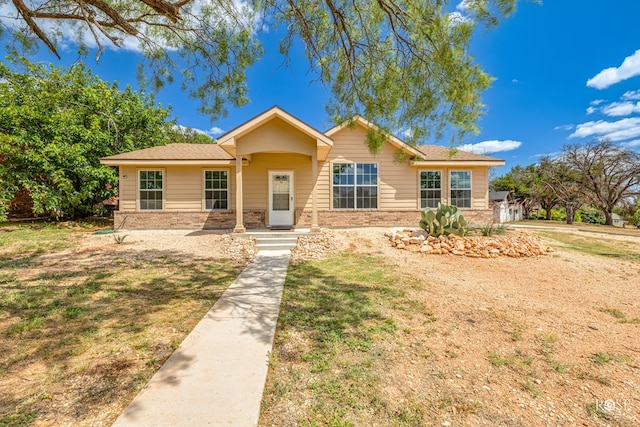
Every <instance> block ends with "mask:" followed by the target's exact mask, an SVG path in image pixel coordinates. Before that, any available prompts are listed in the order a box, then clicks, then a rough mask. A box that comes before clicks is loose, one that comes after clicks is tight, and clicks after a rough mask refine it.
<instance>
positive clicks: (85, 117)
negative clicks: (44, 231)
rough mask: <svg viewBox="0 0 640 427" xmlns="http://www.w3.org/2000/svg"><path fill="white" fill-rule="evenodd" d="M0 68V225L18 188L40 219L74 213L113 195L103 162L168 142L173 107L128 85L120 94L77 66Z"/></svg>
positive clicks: (111, 176)
mask: <svg viewBox="0 0 640 427" xmlns="http://www.w3.org/2000/svg"><path fill="white" fill-rule="evenodd" d="M21 65H22V67H24V68H25V69H26V71H25V72H24V73H20V72H16V71H12V70H11V69H10V68H9V67H8V66H7V65H5V64H0V153H2V156H1V158H0V182H1V183H2V185H1V186H0V220H4V219H5V218H6V215H7V210H8V205H9V202H10V201H11V200H12V199H13V198H14V196H15V195H16V194H17V193H18V192H20V191H23V192H24V191H26V192H28V193H29V195H30V196H31V199H32V200H33V212H34V213H35V214H40V213H45V212H52V211H58V212H60V211H62V212H65V213H67V214H69V215H72V216H81V215H85V214H87V213H90V212H91V207H92V206H93V205H94V204H96V203H98V202H100V201H102V200H104V199H106V198H108V197H111V196H113V195H114V193H115V190H114V188H115V186H116V185H117V183H118V176H117V173H116V172H115V171H114V170H113V169H112V168H110V167H106V166H102V165H100V163H99V159H100V157H104V156H109V155H112V154H117V153H120V152H124V151H131V150H134V149H139V148H146V147H151V146H155V145H161V144H164V143H166V132H165V129H166V128H167V127H170V126H172V125H173V124H172V123H170V122H167V118H168V116H169V110H167V109H164V108H161V107H159V106H157V105H156V104H155V101H154V98H153V97H152V96H144V95H138V94H137V93H135V92H134V91H133V90H132V89H131V88H130V87H127V88H126V89H125V90H123V91H120V90H118V87H117V85H115V84H108V83H105V82H103V81H101V80H100V79H99V78H98V77H96V76H94V75H92V74H91V72H89V71H88V70H87V69H86V68H85V67H84V66H82V65H80V64H78V65H75V66H73V67H72V68H70V69H69V70H64V69H62V68H53V67H46V66H44V65H34V64H31V63H29V62H27V61H22V63H21Z"/></svg>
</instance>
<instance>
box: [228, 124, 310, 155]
mask: <svg viewBox="0 0 640 427" xmlns="http://www.w3.org/2000/svg"><path fill="white" fill-rule="evenodd" d="M236 145H237V154H238V155H245V154H249V153H259V152H265V151H271V152H274V151H275V152H292V153H301V154H306V155H308V156H311V154H312V153H313V152H314V151H315V150H316V141H315V140H314V139H312V138H311V137H309V136H308V135H306V134H305V133H303V132H301V131H299V130H297V129H295V128H293V127H291V125H289V124H287V123H286V122H285V121H284V120H282V119H279V118H275V119H273V120H270V121H269V122H267V123H265V124H263V125H262V126H260V127H259V128H257V129H255V130H253V131H252V132H251V133H248V134H247V135H244V136H242V137H240V138H238V141H237V142H236Z"/></svg>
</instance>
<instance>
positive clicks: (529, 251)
mask: <svg viewBox="0 0 640 427" xmlns="http://www.w3.org/2000/svg"><path fill="white" fill-rule="evenodd" d="M385 236H387V237H388V238H389V240H390V241H391V246H393V247H395V248H396V249H405V250H409V251H412V252H421V253H424V254H438V255H448V254H450V255H457V256H467V257H471V258H496V257H499V256H508V257H512V258H520V257H532V256H539V255H545V254H547V253H548V252H551V251H552V249H551V248H550V247H549V246H548V245H546V244H545V243H544V242H543V241H542V240H541V239H540V238H539V237H538V236H535V235H533V234H530V233H527V232H524V231H517V232H507V233H506V234H505V235H501V236H491V237H480V236H468V237H459V236H455V235H450V236H444V235H442V236H439V237H433V236H429V235H425V232H424V230H413V229H392V230H391V231H389V232H387V233H385Z"/></svg>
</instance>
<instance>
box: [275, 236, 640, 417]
mask: <svg viewBox="0 0 640 427" xmlns="http://www.w3.org/2000/svg"><path fill="white" fill-rule="evenodd" d="M387 231H389V229H377V228H371V229H352V230H333V231H327V232H325V233H324V235H323V236H316V237H312V238H310V239H311V240H312V242H310V243H303V244H302V245H301V247H300V248H297V249H296V250H294V262H301V261H305V260H309V259H313V258H317V257H327V256H331V255H335V254H337V253H339V252H345V251H353V252H357V253H363V254H372V253H374V254H379V255H381V256H383V257H384V258H385V259H386V260H387V262H388V263H389V264H390V265H391V266H393V267H394V268H395V269H396V271H397V272H398V275H405V274H409V275H411V276H412V277H415V278H416V282H415V284H414V285H412V286H410V287H408V288H406V289H405V291H406V292H407V295H406V297H407V299H408V300H414V301H417V302H420V303H421V304H423V305H424V306H425V307H427V308H428V309H427V310H425V311H424V313H422V315H420V314H416V313H415V312H403V311H402V310H395V309H392V308H388V309H386V308H385V310H387V314H388V315H389V316H392V317H393V319H394V321H395V322H397V324H398V332H396V335H398V336H397V338H395V339H393V340H391V341H389V342H388V343H387V344H386V351H385V354H384V361H383V362H382V364H381V366H379V367H378V368H376V372H377V375H379V376H380V378H381V380H380V383H381V386H380V388H381V392H380V393H381V394H382V395H383V396H384V397H385V399H386V400H387V401H390V402H395V403H394V405H396V406H395V407H396V412H397V411H399V410H405V409H402V408H410V410H409V412H411V411H413V412H412V413H419V414H421V416H420V417H418V418H419V420H420V421H418V422H416V423H415V424H412V423H411V422H406V423H404V422H403V423H400V424H401V425H421V424H426V425H438V426H439V425H442V426H458V425H470V426H475V425H487V426H569V425H584V426H636V425H640V239H638V238H637V237H634V236H615V237H614V239H619V240H620V241H621V242H624V244H625V246H624V247H625V248H627V249H626V250H629V251H630V253H632V254H633V255H631V256H628V257H625V256H618V255H616V256H615V257H606V256H598V255H590V254H585V253H580V252H576V251H574V250H570V249H569V248H567V247H566V246H567V245H565V244H560V243H558V242H556V241H553V240H549V239H548V238H547V240H546V243H548V244H550V245H551V246H552V247H553V249H554V250H553V252H550V253H548V254H547V255H540V256H532V257H523V258H514V257H505V256H501V257H496V258H491V259H482V258H469V257H464V256H455V255H432V254H431V255H429V254H424V253H420V252H415V251H413V252H410V251H407V250H399V249H396V248H394V247H392V246H391V244H390V241H389V238H388V237H385V236H384V233H385V232H387ZM511 233H515V232H511ZM585 236H588V238H591V239H593V238H596V237H597V236H594V235H593V233H587V234H585ZM603 237H607V238H608V237H609V236H607V235H603ZM313 239H315V241H313ZM323 247H324V248H326V249H324V250H323V249H322V248H323ZM305 248H306V249H305ZM314 254H315V255H314ZM398 408H400V409H398ZM411 408H413V409H411ZM270 416H272V414H270ZM403 419H405V420H406V419H407V418H406V417H405V418H403ZM270 420H272V418H269V417H267V418H266V419H265V425H277V424H280V425H285V424H287V421H286V420H284V419H280V420H278V421H277V422H275V424H274V422H271V424H269V422H270ZM374 424H375V421H374ZM289 425H296V424H295V423H291V424H289ZM355 425H358V423H355ZM379 425H389V424H387V423H385V422H384V421H381V424H379Z"/></svg>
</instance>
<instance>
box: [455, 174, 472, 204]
mask: <svg viewBox="0 0 640 427" xmlns="http://www.w3.org/2000/svg"><path fill="white" fill-rule="evenodd" d="M450 182H451V184H450V188H451V201H450V202H451V204H452V205H454V206H457V207H459V208H470V207H471V172H469V171H452V172H451V181H450Z"/></svg>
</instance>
